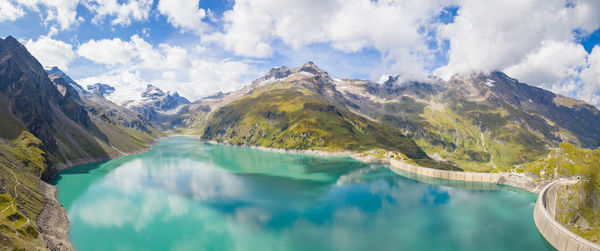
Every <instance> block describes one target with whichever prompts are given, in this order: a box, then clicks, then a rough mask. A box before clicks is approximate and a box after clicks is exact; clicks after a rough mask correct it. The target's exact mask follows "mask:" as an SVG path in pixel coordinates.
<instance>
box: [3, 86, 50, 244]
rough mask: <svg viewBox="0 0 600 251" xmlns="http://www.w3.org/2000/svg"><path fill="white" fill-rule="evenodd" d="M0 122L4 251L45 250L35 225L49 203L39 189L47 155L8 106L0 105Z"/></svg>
mask: <svg viewBox="0 0 600 251" xmlns="http://www.w3.org/2000/svg"><path fill="white" fill-rule="evenodd" d="M0 101H2V102H3V101H4V100H2V98H0ZM0 118H2V119H1V120H0V128H1V129H2V130H0V247H1V248H0V249H2V250H18V249H24V250H35V249H37V248H39V247H42V246H43V245H42V243H41V242H40V241H39V240H38V239H37V238H38V234H39V232H38V228H37V226H36V225H35V222H36V219H37V217H38V215H39V214H40V213H41V212H42V210H43V209H44V203H45V198H44V196H43V195H42V194H41V193H40V192H39V189H38V186H39V182H40V177H41V175H42V173H43V172H44V171H45V169H46V168H47V161H46V158H45V153H44V152H43V151H42V150H41V149H40V148H41V146H42V142H41V141H40V140H39V139H37V138H36V137H35V136H33V135H32V134H31V133H29V132H28V131H26V130H25V129H24V127H23V126H22V125H21V124H20V123H19V122H18V121H17V120H16V119H14V117H13V116H12V115H11V114H10V113H9V111H8V110H7V109H6V106H2V105H0Z"/></svg>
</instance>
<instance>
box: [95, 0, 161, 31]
mask: <svg viewBox="0 0 600 251" xmlns="http://www.w3.org/2000/svg"><path fill="white" fill-rule="evenodd" d="M84 5H85V6H86V7H87V8H88V9H89V10H90V11H91V12H92V13H95V16H94V18H93V19H92V22H94V23H96V24H99V23H102V21H103V20H104V18H106V17H108V16H114V19H113V20H112V21H111V24H112V25H116V24H120V25H123V26H127V25H129V24H131V22H132V20H135V21H143V20H147V19H148V13H149V12H150V9H151V8H152V0H129V1H127V2H125V3H119V2H118V1H117V0H87V1H85V2H84Z"/></svg>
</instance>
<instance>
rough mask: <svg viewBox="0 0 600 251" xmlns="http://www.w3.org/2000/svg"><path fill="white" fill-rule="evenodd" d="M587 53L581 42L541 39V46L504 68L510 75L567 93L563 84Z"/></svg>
mask: <svg viewBox="0 0 600 251" xmlns="http://www.w3.org/2000/svg"><path fill="white" fill-rule="evenodd" d="M587 55H588V53H587V52H586V51H585V49H584V48H583V46H582V45H581V44H575V43H571V42H555V41H544V42H542V45H541V48H540V49H539V50H537V51H534V52H532V53H530V54H528V55H527V56H526V57H525V58H524V59H523V61H521V62H520V63H518V64H516V65H513V66H510V67H508V68H507V69H505V70H504V72H505V73H507V74H508V75H510V76H511V77H514V78H517V79H519V80H520V81H523V82H525V83H533V84H535V85H537V86H540V87H544V88H546V89H550V90H553V91H557V92H562V93H569V92H572V91H573V90H568V89H564V88H562V87H564V86H563V85H566V84H568V83H569V82H573V81H574V80H575V78H577V76H578V75H579V69H581V67H583V66H585V63H586V57H587Z"/></svg>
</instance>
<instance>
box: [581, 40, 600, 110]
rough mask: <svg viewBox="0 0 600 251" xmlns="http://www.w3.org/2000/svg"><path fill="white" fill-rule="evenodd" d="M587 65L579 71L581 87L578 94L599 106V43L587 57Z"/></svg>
mask: <svg viewBox="0 0 600 251" xmlns="http://www.w3.org/2000/svg"><path fill="white" fill-rule="evenodd" d="M587 62H588V65H587V67H586V68H584V69H583V70H582V71H581V81H582V82H583V83H584V85H583V87H582V88H581V89H580V90H579V91H578V96H579V97H580V98H582V99H584V100H586V101H588V102H590V103H592V104H594V105H596V106H600V95H598V92H599V91H600V45H596V46H595V47H594V49H593V50H592V53H590V55H589V56H588V58H587Z"/></svg>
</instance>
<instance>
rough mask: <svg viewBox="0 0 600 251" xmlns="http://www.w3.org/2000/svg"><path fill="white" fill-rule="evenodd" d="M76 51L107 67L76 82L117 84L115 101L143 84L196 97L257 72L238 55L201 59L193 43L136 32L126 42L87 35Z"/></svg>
mask: <svg viewBox="0 0 600 251" xmlns="http://www.w3.org/2000/svg"><path fill="white" fill-rule="evenodd" d="M77 52H78V54H79V55H80V56H82V57H85V58H87V59H90V60H91V61H93V62H96V63H98V64H102V65H104V66H105V67H107V71H106V72H104V73H102V74H99V75H96V76H89V77H85V78H82V79H79V80H78V82H80V83H81V84H83V85H89V84H95V83H106V84H110V85H112V86H114V87H116V88H117V91H116V92H115V93H114V94H113V95H111V97H110V98H111V99H112V100H113V101H115V102H116V103H119V104H123V103H124V102H126V101H128V100H132V97H133V98H135V97H136V96H139V94H140V93H141V92H143V91H144V90H145V88H146V85H147V84H148V83H151V84H153V85H155V86H158V87H159V88H161V89H163V90H164V91H178V92H180V93H182V94H183V95H184V96H185V97H187V98H190V99H192V100H195V99H198V98H200V97H202V96H206V95H209V94H212V93H214V92H217V91H233V90H236V89H239V88H241V87H242V86H244V85H247V84H249V83H250V81H251V79H252V78H254V77H255V76H256V75H258V74H259V73H258V72H257V71H256V68H255V67H254V66H252V64H251V63H249V62H246V61H243V60H231V59H210V58H206V57H204V56H202V55H200V54H199V53H201V52H198V50H197V49H196V47H192V48H191V49H186V48H184V47H181V46H171V45H168V44H158V45H157V46H154V45H152V44H150V43H149V42H147V41H145V40H144V39H143V38H141V37H139V36H137V35H134V36H132V37H131V38H130V40H129V41H123V40H120V39H118V38H115V39H110V40H109V39H104V40H99V41H96V40H90V41H88V42H87V43H84V44H82V45H81V46H80V47H79V49H78V50H77Z"/></svg>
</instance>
